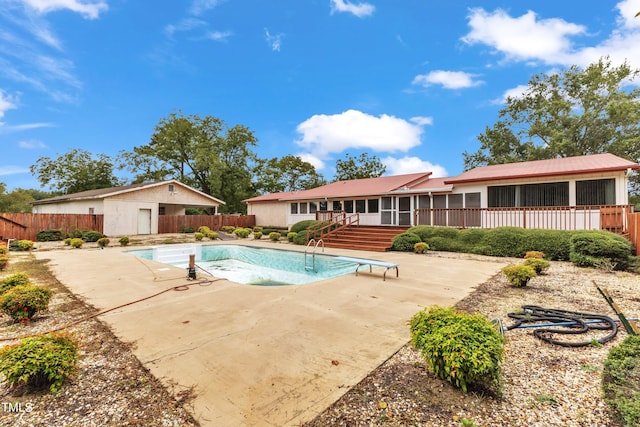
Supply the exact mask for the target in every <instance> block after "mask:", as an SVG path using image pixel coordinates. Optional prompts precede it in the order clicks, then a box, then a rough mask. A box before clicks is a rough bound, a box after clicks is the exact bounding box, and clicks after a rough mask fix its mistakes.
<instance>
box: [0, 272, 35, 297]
mask: <svg viewBox="0 0 640 427" xmlns="http://www.w3.org/2000/svg"><path fill="white" fill-rule="evenodd" d="M30 284H31V280H29V275H28V274H27V273H25V272H22V271H19V272H17V273H13V274H10V275H8V276H7V277H5V278H4V279H2V281H0V295H1V294H3V293H5V292H6V291H8V290H9V289H11V288H14V287H16V286H25V285H30Z"/></svg>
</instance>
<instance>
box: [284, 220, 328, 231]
mask: <svg viewBox="0 0 640 427" xmlns="http://www.w3.org/2000/svg"><path fill="white" fill-rule="evenodd" d="M320 222H322V221H318V220H315V219H306V220H304V221H300V222H296V223H295V224H293V225H292V226H291V229H290V230H289V231H292V232H294V233H299V232H301V231H302V230H306V229H307V228H309V227H311V226H312V225H316V224H318V223H320Z"/></svg>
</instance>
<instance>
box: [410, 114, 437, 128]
mask: <svg viewBox="0 0 640 427" xmlns="http://www.w3.org/2000/svg"><path fill="white" fill-rule="evenodd" d="M409 120H410V121H412V122H413V123H415V124H417V125H420V126H425V125H432V124H433V117H423V116H416V117H411V118H410V119H409Z"/></svg>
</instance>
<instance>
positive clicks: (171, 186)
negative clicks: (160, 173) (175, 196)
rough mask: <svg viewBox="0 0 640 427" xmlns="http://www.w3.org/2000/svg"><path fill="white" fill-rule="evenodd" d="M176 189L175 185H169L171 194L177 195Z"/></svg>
mask: <svg viewBox="0 0 640 427" xmlns="http://www.w3.org/2000/svg"><path fill="white" fill-rule="evenodd" d="M175 191H176V189H175V187H174V186H173V184H169V193H175Z"/></svg>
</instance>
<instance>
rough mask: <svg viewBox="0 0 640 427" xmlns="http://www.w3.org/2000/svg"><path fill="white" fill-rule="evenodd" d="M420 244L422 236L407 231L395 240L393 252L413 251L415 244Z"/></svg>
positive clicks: (392, 247)
mask: <svg viewBox="0 0 640 427" xmlns="http://www.w3.org/2000/svg"><path fill="white" fill-rule="evenodd" d="M419 242H420V236H418V235H417V234H415V233H412V232H410V231H406V232H404V233H402V234H398V235H397V236H396V237H394V238H393V244H392V245H391V250H394V251H405V252H409V251H413V249H414V246H415V244H416V243H419Z"/></svg>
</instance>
